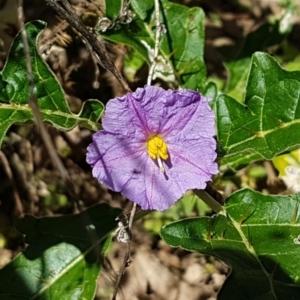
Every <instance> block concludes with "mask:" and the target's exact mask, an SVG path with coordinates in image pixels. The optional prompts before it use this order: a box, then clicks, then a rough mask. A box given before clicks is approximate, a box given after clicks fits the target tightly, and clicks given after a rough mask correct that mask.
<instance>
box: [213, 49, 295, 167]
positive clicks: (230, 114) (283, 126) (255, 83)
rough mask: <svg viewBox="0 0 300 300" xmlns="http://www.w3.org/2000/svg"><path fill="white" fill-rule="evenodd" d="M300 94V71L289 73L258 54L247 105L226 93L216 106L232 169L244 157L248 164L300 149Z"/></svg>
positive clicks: (250, 79) (252, 62)
mask: <svg viewBox="0 0 300 300" xmlns="http://www.w3.org/2000/svg"><path fill="white" fill-rule="evenodd" d="M299 95H300V72H299V71H295V72H287V71H285V70H283V69H282V68H281V67H280V66H279V65H278V64H277V62H276V61H275V60H274V59H273V58H272V57H271V56H269V55H268V54H265V53H260V52H258V53H255V54H254V55H253V57H252V61H251V68H250V73H249V76H248V81H247V86H246V95H245V102H244V103H239V102H238V101H236V100H235V99H233V98H231V97H229V96H228V95H225V94H222V95H219V96H218V98H217V101H216V103H215V108H216V115H217V134H218V139H219V142H220V145H221V148H222V150H223V151H225V153H226V154H225V159H226V163H227V164H228V166H232V167H237V166H238V165H239V163H237V161H238V160H240V159H241V158H243V156H246V157H248V159H245V160H244V161H243V164H248V163H250V162H251V161H254V160H257V159H262V158H264V159H272V158H273V157H274V156H276V155H278V154H280V153H282V152H284V151H287V150H290V149H294V148H296V147H299V145H300V135H299V130H300V105H299V99H300V96H299ZM228 161H229V163H228ZM240 162H241V161H240ZM223 164H224V163H223Z"/></svg>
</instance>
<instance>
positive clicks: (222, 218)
mask: <svg viewBox="0 0 300 300" xmlns="http://www.w3.org/2000/svg"><path fill="white" fill-rule="evenodd" d="M299 204H300V196H299V195H293V196H266V195H263V194H261V193H258V192H255V191H252V190H249V189H244V190H240V191H238V192H236V193H234V194H232V195H231V196H230V197H229V198H228V199H227V202H226V204H225V210H224V211H223V212H221V213H219V214H218V215H215V216H213V217H211V218H210V217H202V218H191V219H185V220H181V221H178V222H174V223H172V224H169V225H167V226H165V227H163V228H162V231H161V235H162V238H163V239H164V240H165V241H166V242H167V243H168V244H169V245H171V246H174V247H182V248H184V249H187V250H190V251H196V252H200V253H205V254H208V255H213V256H215V257H217V258H219V259H221V260H223V261H224V262H225V263H226V264H228V265H229V266H230V267H231V268H232V271H231V273H230V275H229V276H228V278H227V280H226V281H225V283H224V285H223V287H222V289H221V291H220V292H219V295H218V299H219V300H231V299H239V300H244V299H245V300H246V299H247V300H250V299H253V300H254V299H264V300H268V299H270V300H271V299H273V300H275V299H277V300H284V299H298V298H299V293H300V268H299V263H298V257H299V255H300V236H299V234H300V231H299V227H300V222H299V216H300V214H299V211H298V207H299Z"/></svg>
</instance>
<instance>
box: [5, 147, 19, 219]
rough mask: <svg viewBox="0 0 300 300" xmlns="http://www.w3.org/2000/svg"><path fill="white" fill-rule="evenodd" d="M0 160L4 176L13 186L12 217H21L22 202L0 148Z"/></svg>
mask: <svg viewBox="0 0 300 300" xmlns="http://www.w3.org/2000/svg"><path fill="white" fill-rule="evenodd" d="M0 160H1V161H2V165H3V167H4V171H5V173H6V176H7V178H8V180H9V182H10V184H11V186H12V188H13V195H14V200H15V207H14V214H13V215H14V217H16V218H19V217H22V216H23V215H24V211H23V204H22V201H21V199H20V196H19V193H18V189H17V186H16V184H15V181H14V177H13V173H12V171H11V168H10V166H9V162H8V160H7V158H6V156H5V154H4V153H3V152H2V151H1V150H0Z"/></svg>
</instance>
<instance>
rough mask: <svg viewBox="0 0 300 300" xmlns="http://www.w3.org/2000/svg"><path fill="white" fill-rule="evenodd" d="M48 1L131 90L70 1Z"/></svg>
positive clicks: (123, 85)
mask: <svg viewBox="0 0 300 300" xmlns="http://www.w3.org/2000/svg"><path fill="white" fill-rule="evenodd" d="M46 2H47V3H48V4H49V5H50V6H51V7H52V8H53V9H54V10H55V11H56V12H57V13H58V15H59V16H60V17H61V18H62V19H64V20H66V21H67V22H68V23H69V24H70V25H71V26H72V27H73V28H74V29H76V31H77V32H79V33H80V34H81V36H82V37H83V38H84V39H85V40H86V41H87V42H88V43H89V44H90V45H91V47H92V48H93V50H94V51H95V53H96V55H97V58H98V59H99V61H100V64H101V66H102V67H103V68H105V69H108V70H109V71H110V72H111V73H112V74H113V75H114V76H115V77H116V78H117V80H118V81H119V83H120V84H121V85H122V87H123V88H124V90H126V91H127V92H131V89H130V87H129V86H128V84H127V82H126V81H125V79H124V78H123V76H122V75H121V73H120V72H119V71H118V70H117V68H116V66H115V65H114V62H113V60H112V59H111V57H110V56H109V55H108V53H107V51H106V49H105V47H104V46H103V45H102V44H101V43H100V42H99V40H98V38H97V37H96V35H95V34H94V33H92V32H91V31H90V30H89V29H88V28H87V27H86V26H85V25H84V24H83V22H82V21H81V20H80V18H79V17H78V16H77V14H76V12H75V11H74V9H73V7H72V6H71V5H70V3H69V2H68V1H67V0H61V1H60V2H62V5H61V4H58V3H57V2H58V0H46Z"/></svg>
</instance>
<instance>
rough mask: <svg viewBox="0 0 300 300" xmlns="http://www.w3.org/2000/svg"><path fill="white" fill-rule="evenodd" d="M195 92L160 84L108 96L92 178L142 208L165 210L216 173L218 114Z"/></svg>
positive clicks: (93, 147)
mask: <svg viewBox="0 0 300 300" xmlns="http://www.w3.org/2000/svg"><path fill="white" fill-rule="evenodd" d="M208 101H209V99H208V98H205V97H203V96H201V95H200V94H199V93H198V92H195V91H191V90H183V91H173V90H167V91H166V90H164V89H162V88H160V87H156V86H145V87H144V88H138V89H137V90H136V91H135V92H134V93H130V94H127V95H125V96H123V97H118V98H115V99H113V100H110V101H109V102H108V103H107V106H106V113H105V116H104V117H103V122H102V124H103V128H104V130H101V131H98V132H97V133H95V134H94V136H93V142H92V143H91V144H90V145H89V147H88V149H87V150H88V153H87V162H88V163H89V164H90V165H91V166H92V167H93V176H94V177H96V178H97V179H98V181H99V182H101V183H102V184H104V185H106V186H107V187H108V188H110V189H112V190H114V191H117V192H121V193H122V194H123V195H125V196H126V197H128V199H129V200H131V201H133V202H135V203H137V204H138V205H140V206H141V208H142V209H155V210H160V211H162V210H165V209H167V208H168V207H170V206H171V205H173V204H174V203H175V202H176V201H177V200H178V199H179V198H180V197H181V196H182V195H183V194H184V193H185V192H186V191H187V190H189V189H193V188H198V189H204V188H205V187H206V182H207V181H210V180H211V177H212V175H213V174H217V173H218V167H217V164H216V163H215V159H216V151H215V149H216V141H215V139H214V138H213V136H214V135H215V121H214V113H213V112H212V110H211V109H210V107H209V105H208Z"/></svg>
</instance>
